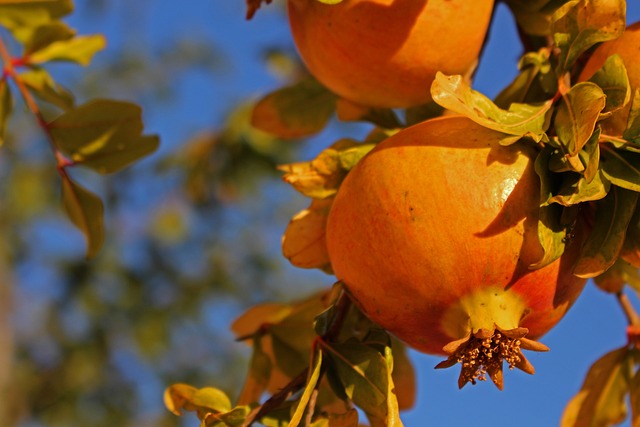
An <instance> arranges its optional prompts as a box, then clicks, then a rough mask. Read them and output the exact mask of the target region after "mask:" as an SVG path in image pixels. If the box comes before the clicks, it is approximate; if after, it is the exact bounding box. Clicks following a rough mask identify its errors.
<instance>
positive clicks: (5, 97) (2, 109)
mask: <svg viewBox="0 0 640 427" xmlns="http://www.w3.org/2000/svg"><path fill="white" fill-rule="evenodd" d="M12 111H13V97H12V96H11V90H10V89H9V84H8V83H7V79H0V146H2V144H4V137H5V134H6V132H7V121H8V119H9V116H10V115H11V112H12Z"/></svg>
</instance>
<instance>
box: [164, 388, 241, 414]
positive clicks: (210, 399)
mask: <svg viewBox="0 0 640 427" xmlns="http://www.w3.org/2000/svg"><path fill="white" fill-rule="evenodd" d="M164 404H165V406H166V407H167V409H168V410H169V411H171V412H172V413H174V414H176V415H182V409H184V410H186V411H198V412H199V413H201V414H204V413H206V412H214V413H225V412H229V411H230V410H231V401H230V400H229V398H228V397H227V395H226V394H225V393H224V392H223V391H221V390H219V389H217V388H214V387H205V388H201V389H197V388H195V387H192V386H190V385H187V384H174V385H172V386H170V387H168V388H167V389H166V390H165V392H164Z"/></svg>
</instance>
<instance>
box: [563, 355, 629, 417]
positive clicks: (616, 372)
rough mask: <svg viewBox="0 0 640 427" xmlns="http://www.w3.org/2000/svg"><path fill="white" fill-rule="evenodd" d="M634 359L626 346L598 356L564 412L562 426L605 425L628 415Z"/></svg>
mask: <svg viewBox="0 0 640 427" xmlns="http://www.w3.org/2000/svg"><path fill="white" fill-rule="evenodd" d="M632 369H633V360H632V358H631V357H629V351H628V350H627V348H626V346H625V347H623V348H619V349H617V350H613V351H611V352H609V353H607V354H605V355H604V356H603V357H601V358H600V359H598V360H597V361H596V362H595V363H594V364H593V365H592V366H591V368H590V369H589V372H588V373H587V376H586V378H585V380H584V383H583V384H582V388H581V389H580V392H579V393H578V394H577V395H576V396H574V397H573V399H571V401H570V402H569V404H568V405H567V406H566V407H565V410H564V413H563V414H562V421H561V424H560V425H561V427H606V426H611V425H614V424H618V423H621V422H622V421H624V419H625V418H626V417H627V405H626V402H625V398H626V395H627V393H629V382H630V379H631V375H632V374H631V372H632Z"/></svg>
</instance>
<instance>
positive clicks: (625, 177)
mask: <svg viewBox="0 0 640 427" xmlns="http://www.w3.org/2000/svg"><path fill="white" fill-rule="evenodd" d="M600 148H601V152H602V154H601V160H600V167H601V169H602V173H603V174H604V176H605V177H606V178H607V179H608V180H609V181H611V183H612V184H614V185H617V186H618V187H622V188H626V189H627V190H631V191H640V154H637V153H631V152H628V151H624V150H616V149H614V148H612V146H611V145H609V144H602V145H601V146H600Z"/></svg>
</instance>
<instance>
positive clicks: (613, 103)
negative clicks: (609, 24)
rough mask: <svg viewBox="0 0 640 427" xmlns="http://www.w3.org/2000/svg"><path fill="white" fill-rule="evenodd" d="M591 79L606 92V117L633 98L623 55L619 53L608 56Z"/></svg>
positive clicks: (604, 111)
mask: <svg viewBox="0 0 640 427" xmlns="http://www.w3.org/2000/svg"><path fill="white" fill-rule="evenodd" d="M589 81H590V82H592V83H595V84H597V85H598V86H599V87H600V88H601V89H602V91H603V92H604V95H605V97H606V105H605V107H604V110H603V114H604V113H606V114H605V117H608V116H609V115H610V114H611V113H613V112H614V111H616V110H619V109H621V108H622V107H624V106H625V105H626V104H627V103H628V102H629V100H630V99H631V86H630V85H629V77H628V76H627V69H626V68H625V66H624V61H623V60H622V57H621V56H620V55H618V54H615V55H611V56H610V57H608V58H607V60H606V61H605V62H604V64H603V66H602V68H600V69H599V70H598V71H596V73H595V74H594V75H593V76H592V77H591V78H590V79H589ZM601 118H602V117H601Z"/></svg>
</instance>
